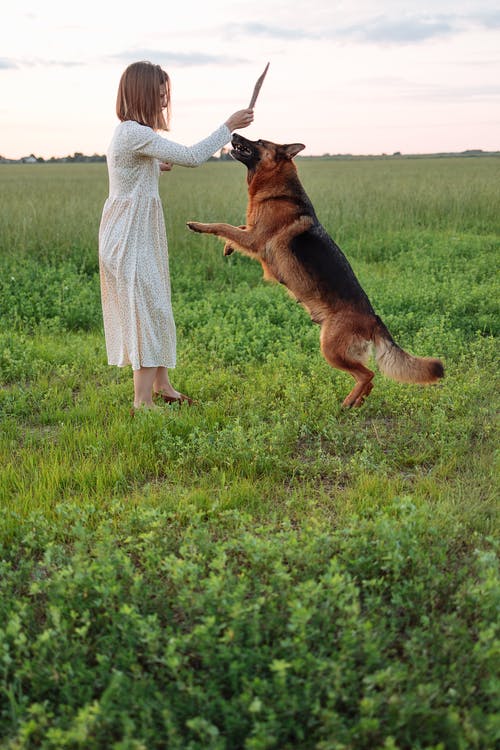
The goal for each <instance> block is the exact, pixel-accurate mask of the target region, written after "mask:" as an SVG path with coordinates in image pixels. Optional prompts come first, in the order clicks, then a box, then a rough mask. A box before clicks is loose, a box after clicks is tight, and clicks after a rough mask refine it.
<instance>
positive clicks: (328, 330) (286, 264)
mask: <svg viewBox="0 0 500 750" xmlns="http://www.w3.org/2000/svg"><path fill="white" fill-rule="evenodd" d="M231 144H232V146H233V150H232V151H231V156H232V157H233V158H235V159H237V160H238V161H240V162H242V163H243V164H245V165H246V167H247V169H248V177H247V181H248V196H249V201H248V207H247V215H246V225H245V226H240V227H233V226H231V225H230V224H200V223H199V222H195V221H190V222H188V227H189V228H190V229H191V230H193V231H194V232H202V233H207V234H215V235H217V236H218V237H221V238H223V239H225V240H226V245H225V247H224V255H230V254H231V253H232V252H233V251H234V250H238V251H240V252H241V253H244V254H245V255H248V256H250V257H251V258H254V259H255V260H258V261H259V262H260V263H261V265H262V268H263V270H264V278H265V279H267V280H273V281H278V282H279V283H281V284H284V285H285V286H286V288H287V289H288V291H289V292H290V294H291V295H292V296H293V297H295V298H296V299H297V300H298V302H300V303H301V304H302V305H303V307H304V308H305V309H306V310H307V312H308V313H309V315H310V316H311V319H312V320H313V322H314V323H319V325H320V326H321V334H320V342H321V352H322V354H323V356H324V357H325V359H326V361H327V362H328V363H329V364H330V365H331V366H332V367H336V368H338V369H340V370H345V371H346V372H348V373H350V374H351V375H352V376H353V378H354V380H355V381H356V384H355V386H354V388H353V389H352V391H351V392H350V393H349V395H348V396H347V397H346V399H345V400H344V403H343V406H346V407H351V406H361V404H362V403H363V401H364V399H365V398H366V396H368V394H369V393H370V392H371V390H372V388H373V383H372V380H373V377H374V373H373V372H372V371H371V370H369V369H368V368H367V367H366V364H367V361H368V359H369V356H370V352H371V349H372V348H374V349H375V358H376V361H377V364H378V366H379V369H380V370H381V371H382V372H383V373H384V375H388V376H389V377H390V378H393V379H394V380H398V381H401V382H403V383H435V382H436V381H438V380H439V379H440V378H442V377H443V375H444V369H443V365H442V363H441V361H440V360H439V359H432V358H430V357H413V356H412V355H410V354H407V353H406V352H405V351H404V350H403V349H401V348H400V347H399V346H398V345H397V344H396V342H395V341H394V339H393V338H392V336H391V334H390V333H389V331H388V329H387V328H386V326H385V325H384V323H383V322H382V320H381V319H380V318H379V317H378V315H376V313H375V311H374V310H373V307H372V306H371V304H370V301H369V299H368V297H367V296H366V294H365V292H364V291H363V289H362V287H361V285H360V283H359V281H358V279H357V278H356V276H355V274H354V271H353V270H352V268H351V266H350V265H349V262H348V261H347V259H346V257H345V256H344V254H343V253H342V251H341V250H340V248H339V247H338V246H337V245H336V244H335V242H334V241H333V240H332V239H331V237H329V235H328V234H327V232H326V230H325V229H324V228H323V226H322V225H321V224H320V222H319V221H318V218H317V217H316V213H315V211H314V208H313V206H312V203H311V201H310V200H309V198H308V196H307V195H306V193H305V191H304V188H303V187H302V185H301V183H300V180H299V178H298V175H297V169H296V167H295V164H294V163H293V161H292V160H293V158H294V156H296V155H297V154H298V153H299V151H301V150H302V149H303V148H305V146H304V145H303V144H302V143H293V144H289V145H278V144H276V143H271V142H270V141H263V140H258V141H249V140H247V139H246V138H243V137H242V136H241V135H238V134H234V135H233V138H232V141H231Z"/></svg>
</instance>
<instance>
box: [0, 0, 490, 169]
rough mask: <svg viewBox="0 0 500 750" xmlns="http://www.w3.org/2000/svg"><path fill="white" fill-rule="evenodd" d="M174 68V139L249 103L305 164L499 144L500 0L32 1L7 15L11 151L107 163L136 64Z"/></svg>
mask: <svg viewBox="0 0 500 750" xmlns="http://www.w3.org/2000/svg"><path fill="white" fill-rule="evenodd" d="M141 59H148V60H151V61H153V62H157V63H159V64H161V65H162V66H164V67H165V68H166V69H167V70H168V72H169V74H170V76H171V78H172V85H173V112H172V130H171V132H170V135H169V137H170V138H172V139H173V140H176V141H179V142H181V143H186V144H190V143H193V142H195V141H197V140H199V139H201V138H202V137H204V136H205V135H208V133H209V132H211V131H212V130H213V129H215V127H217V126H218V125H219V124H220V122H222V121H224V120H225V119H226V118H227V117H228V116H229V114H231V113H232V112H233V111H234V110H236V109H240V108H241V107H245V106H247V105H248V102H249V99H250V94H251V91H252V88H253V84H254V81H255V79H256V78H257V76H258V75H259V74H260V73H261V72H262V70H263V68H264V65H265V63H266V62H267V61H270V63H271V66H270V70H269V73H268V76H267V79H266V81H265V83H264V86H263V88H262V91H261V94H260V97H259V100H258V102H257V106H256V116H255V122H254V124H253V125H252V127H251V128H249V129H248V130H247V131H246V135H247V136H248V137H249V138H254V139H256V138H266V139H268V140H273V141H276V142H281V143H284V142H293V141H301V142H303V143H305V144H306V150H305V152H304V153H306V154H322V153H326V152H329V153H356V154H361V153H363V154H368V153H372V154H378V153H393V152H394V151H402V152H403V153H426V152H436V151H463V150H465V149H471V148H481V149H484V150H500V3H499V0H434V2H432V3H431V2H428V0H409V1H408V2H405V1H402V2H398V1H397V0H351V2H347V1H344V2H342V1H341V0H307V1H306V2H296V1H295V0H252V2H249V0H243V1H242V0H203V1H200V2H193V1H192V0H184V1H183V0H176V2H175V3H173V2H170V1H169V0H163V2H159V1H158V0H147V2H144V3H141V2H138V1H137V0H135V2H134V3H129V2H126V0H122V2H119V3H118V2H114V0H100V1H98V0H84V1H83V2H78V3H71V2H67V0H65V1H64V2H63V1H62V0H38V1H37V2H35V0H25V2H23V3H22V4H17V3H16V4H14V3H13V4H11V7H10V8H9V9H7V10H5V9H4V10H3V11H2V22H1V27H0V155H2V156H8V157H11V158H18V157H20V156H24V155H27V154H30V153H32V152H33V153H35V154H36V155H37V156H43V157H45V158H48V157H50V156H52V155H53V156H65V155H66V154H72V153H74V152H75V151H83V152H84V153H87V154H92V153H104V152H105V150H106V148H107V144H108V142H109V139H110V136H111V133H112V131H113V129H114V127H115V125H116V117H115V113H114V106H115V98H116V89H117V85H118V80H119V78H120V75H121V73H122V71H123V69H124V68H125V67H126V65H127V64H129V63H130V62H133V61H135V60H141Z"/></svg>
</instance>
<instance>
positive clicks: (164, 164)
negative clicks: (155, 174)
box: [160, 161, 172, 172]
mask: <svg viewBox="0 0 500 750" xmlns="http://www.w3.org/2000/svg"><path fill="white" fill-rule="evenodd" d="M171 169H172V164H170V162H168V161H161V162H160V172H170V170H171Z"/></svg>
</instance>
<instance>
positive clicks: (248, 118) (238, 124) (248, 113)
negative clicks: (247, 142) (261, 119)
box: [226, 109, 253, 132]
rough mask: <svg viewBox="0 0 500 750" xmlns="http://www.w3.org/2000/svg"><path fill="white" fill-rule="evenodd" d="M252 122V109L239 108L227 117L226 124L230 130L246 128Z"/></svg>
mask: <svg viewBox="0 0 500 750" xmlns="http://www.w3.org/2000/svg"><path fill="white" fill-rule="evenodd" d="M252 122H253V109H239V110H238V111H237V112H235V113H234V114H232V115H231V117H228V118H227V120H226V125H227V127H228V128H229V130H230V131H231V132H233V130H239V129H240V128H248V126H249V125H250V124H251V123H252Z"/></svg>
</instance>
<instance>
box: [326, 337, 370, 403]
mask: <svg viewBox="0 0 500 750" xmlns="http://www.w3.org/2000/svg"><path fill="white" fill-rule="evenodd" d="M320 342H321V353H322V354H323V356H324V358H325V359H326V361H327V362H328V364H329V365H331V366H332V367H335V368H337V369H338V370H344V371H345V372H348V373H349V374H350V375H352V377H353V378H354V380H355V381H356V385H355V386H354V388H353V389H352V391H351V392H350V393H349V395H348V396H347V397H346V398H345V399H344V402H343V404H342V406H345V407H349V408H350V407H352V406H361V405H362V403H363V401H364V400H365V398H366V397H367V396H368V395H369V394H370V393H371V391H372V388H373V383H372V380H373V377H374V375H375V373H374V372H372V371H371V370H369V369H368V368H367V367H365V365H364V362H365V361H366V359H367V358H368V354H369V350H370V342H369V341H367V340H366V341H365V340H364V339H358V340H356V339H353V336H352V334H351V333H350V332H346V331H345V329H344V330H340V331H339V330H335V329H334V328H333V326H331V325H328V323H324V324H323V326H322V328H321V336H320Z"/></svg>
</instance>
